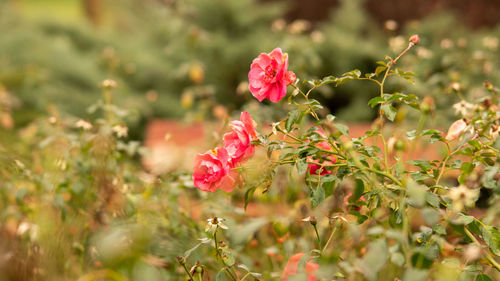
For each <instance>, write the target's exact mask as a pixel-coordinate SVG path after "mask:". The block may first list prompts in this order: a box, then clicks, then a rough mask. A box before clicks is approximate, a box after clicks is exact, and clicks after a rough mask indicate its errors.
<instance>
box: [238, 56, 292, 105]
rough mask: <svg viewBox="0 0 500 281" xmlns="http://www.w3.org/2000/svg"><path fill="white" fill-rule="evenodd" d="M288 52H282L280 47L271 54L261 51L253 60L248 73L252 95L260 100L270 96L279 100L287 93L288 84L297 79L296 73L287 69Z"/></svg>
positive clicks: (270, 98)
mask: <svg viewBox="0 0 500 281" xmlns="http://www.w3.org/2000/svg"><path fill="white" fill-rule="evenodd" d="M287 69H288V54H287V53H284V54H283V53H282V51H281V49H280V48H276V49H274V50H272V51H271V52H270V53H269V54H266V53H261V54H260V55H259V56H258V57H257V58H255V59H254V60H253V61H252V65H251V66H250V72H249V73H248V80H249V81H250V84H249V86H248V88H249V90H250V92H251V93H252V95H253V96H254V97H255V98H257V99H258V100H259V101H263V100H264V99H265V98H268V99H269V100H270V101H272V102H278V101H280V100H281V99H282V98H283V97H285V95H286V86H288V85H290V84H291V83H293V81H295V79H296V77H295V73H293V72H292V71H287Z"/></svg>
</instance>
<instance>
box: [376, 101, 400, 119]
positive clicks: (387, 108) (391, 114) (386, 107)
mask: <svg viewBox="0 0 500 281" xmlns="http://www.w3.org/2000/svg"><path fill="white" fill-rule="evenodd" d="M380 108H381V109H382V111H383V112H384V114H385V117H387V119H389V120H390V121H394V119H396V113H397V109H396V108H394V107H393V106H392V105H391V104H389V103H386V104H383V105H382V106H381V107H380Z"/></svg>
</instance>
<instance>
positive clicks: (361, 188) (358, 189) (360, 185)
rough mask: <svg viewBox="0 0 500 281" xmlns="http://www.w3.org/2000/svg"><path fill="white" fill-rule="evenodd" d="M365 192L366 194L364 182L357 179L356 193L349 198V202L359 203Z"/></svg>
mask: <svg viewBox="0 0 500 281" xmlns="http://www.w3.org/2000/svg"><path fill="white" fill-rule="evenodd" d="M364 192H365V184H364V182H363V180H361V179H356V184H355V185H354V192H353V194H352V196H351V198H349V201H351V202H356V201H358V199H359V198H361V196H362V195H363V193H364Z"/></svg>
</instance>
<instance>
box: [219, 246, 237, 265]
mask: <svg viewBox="0 0 500 281" xmlns="http://www.w3.org/2000/svg"><path fill="white" fill-rule="evenodd" d="M219 252H220V256H221V257H222V260H223V261H224V263H225V264H226V265H227V266H233V265H234V263H235V259H234V256H233V254H232V253H231V251H230V250H229V249H228V248H227V247H221V248H219Z"/></svg>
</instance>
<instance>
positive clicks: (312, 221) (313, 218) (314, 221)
mask: <svg viewBox="0 0 500 281" xmlns="http://www.w3.org/2000/svg"><path fill="white" fill-rule="evenodd" d="M309 223H310V224H311V225H312V226H316V225H317V224H318V218H317V217H314V216H312V217H311V219H310V220H309Z"/></svg>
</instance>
